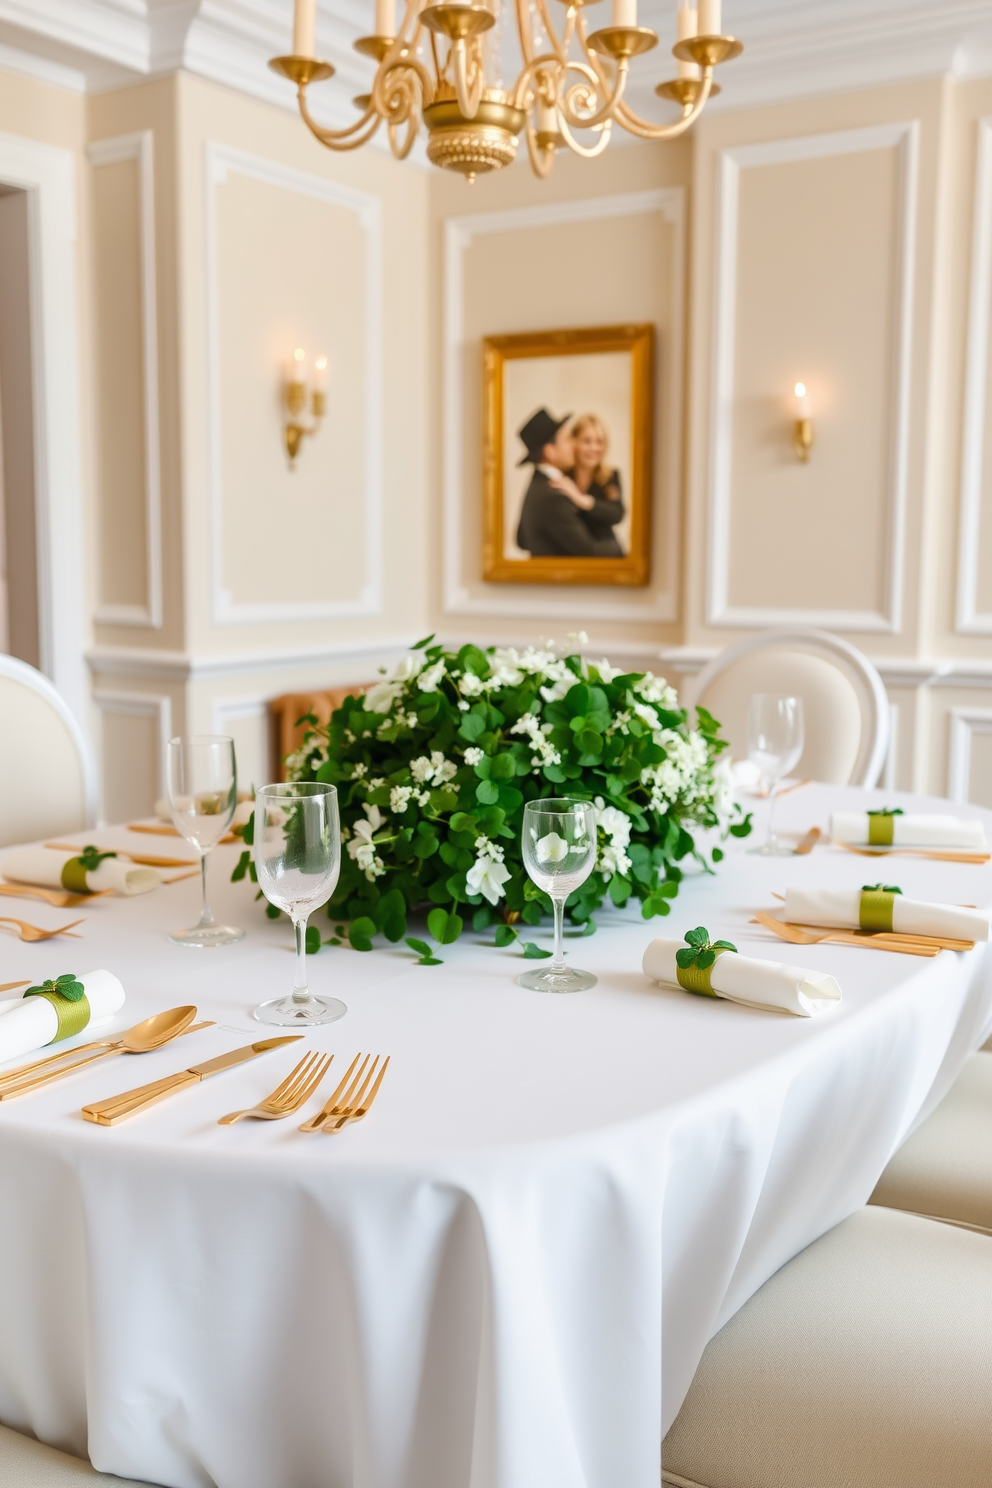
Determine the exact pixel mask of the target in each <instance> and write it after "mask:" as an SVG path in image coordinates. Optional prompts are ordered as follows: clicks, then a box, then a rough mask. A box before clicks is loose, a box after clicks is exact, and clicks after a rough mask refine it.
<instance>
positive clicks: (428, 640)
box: [410, 631, 434, 651]
mask: <svg viewBox="0 0 992 1488" xmlns="http://www.w3.org/2000/svg"><path fill="white" fill-rule="evenodd" d="M433 639H434V632H433V631H431V634H430V635H429V636H424V639H423V640H422V641H417V643H416V645H414V646H411V647H410V650H411V651H423V650H424V648H425V647H426V646H429V645H430V643H431V641H432V640H433Z"/></svg>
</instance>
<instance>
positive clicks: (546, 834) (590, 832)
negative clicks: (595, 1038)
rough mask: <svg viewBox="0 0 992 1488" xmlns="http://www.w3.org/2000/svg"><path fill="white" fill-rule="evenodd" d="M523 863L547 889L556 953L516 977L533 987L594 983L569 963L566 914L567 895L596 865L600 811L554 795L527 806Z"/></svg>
mask: <svg viewBox="0 0 992 1488" xmlns="http://www.w3.org/2000/svg"><path fill="white" fill-rule="evenodd" d="M523 854H524V867H525V868H526V869H527V872H528V873H529V874H530V877H531V878H532V879H533V881H534V883H536V884H537V887H538V888H539V889H542V890H543V891H544V893H545V894H547V895H548V897H549V899H550V900H551V903H552V905H553V907H554V912H555V954H554V958H553V960H552V962H551V965H550V966H547V967H540V968H535V969H534V970H533V971H525V972H524V973H523V975H522V976H518V977H517V981H518V983H519V984H520V986H521V987H529V988H530V990H531V991H532V992H581V991H583V990H584V989H585V988H586V987H595V985H596V978H595V977H594V976H593V975H592V972H589V971H578V970H576V969H574V968H570V967H568V966H566V965H565V951H564V947H563V945H562V920H563V917H564V913H565V900H566V899H567V898H568V896H569V894H571V893H574V891H575V890H576V889H577V888H578V887H579V885H580V884H583V883H585V881H586V879H587V878H588V877H589V875H590V873H591V872H592V870H593V868H594V867H595V865H596V813H595V811H594V809H593V807H592V805H591V804H590V803H589V802H588V801H571V800H568V799H567V798H563V797H551V798H549V799H548V800H546V801H528V802H527V805H526V806H525V807H524V829H523Z"/></svg>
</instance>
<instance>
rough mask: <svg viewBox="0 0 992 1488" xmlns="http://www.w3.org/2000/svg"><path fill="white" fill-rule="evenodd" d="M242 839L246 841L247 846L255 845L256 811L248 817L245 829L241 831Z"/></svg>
mask: <svg viewBox="0 0 992 1488" xmlns="http://www.w3.org/2000/svg"><path fill="white" fill-rule="evenodd" d="M241 841H242V842H243V843H244V845H245V847H254V845H255V813H254V811H253V812H252V814H251V816H250V817H249V818H248V820H247V821H246V822H245V826H244V831H243V832H242V833H241Z"/></svg>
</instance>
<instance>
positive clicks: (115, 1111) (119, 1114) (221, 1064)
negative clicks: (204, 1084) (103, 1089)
mask: <svg viewBox="0 0 992 1488" xmlns="http://www.w3.org/2000/svg"><path fill="white" fill-rule="evenodd" d="M302 1037H303V1035H302V1034H301V1033H291V1034H286V1035H284V1036H283V1037H282V1038H271V1039H260V1040H259V1042H258V1043H255V1044H245V1045H244V1046H243V1047H242V1048H240V1049H232V1050H231V1052H230V1053H229V1054H221V1055H220V1056H219V1057H218V1058H217V1059H208V1060H207V1062H206V1064H194V1065H193V1067H192V1069H187V1070H180V1071H179V1073H178V1074H177V1075H166V1077H165V1079H164V1080H154V1081H153V1082H152V1083H151V1085H139V1086H138V1088H137V1090H125V1092H124V1093H123V1095H114V1096H111V1097H110V1099H109V1100H103V1101H95V1102H94V1103H93V1104H92V1105H90V1106H84V1107H83V1116H84V1118H85V1119H86V1120H87V1121H95V1122H96V1124H97V1125H98V1126H116V1125H117V1123H118V1122H119V1121H124V1120H126V1118H127V1117H128V1116H133V1115H134V1114H135V1113H136V1112H137V1111H144V1110H146V1109H147V1108H148V1107H149V1106H154V1105H155V1104H156V1103H157V1102H158V1101H160V1100H165V1098H166V1096H168V1095H172V1094H173V1092H174V1091H177V1090H185V1088H186V1087H187V1086H188V1085H198V1084H199V1083H200V1081H201V1080H206V1079H207V1078H208V1077H209V1076H210V1075H218V1074H220V1072H221V1070H226V1069H233V1068H234V1066H235V1065H236V1064H244V1063H245V1061H246V1060H248V1059H257V1057H258V1055H259V1054H268V1052H269V1050H270V1049H281V1048H282V1046H283V1044H295V1043H296V1042H297V1041H298V1040H299V1039H301V1038H302Z"/></svg>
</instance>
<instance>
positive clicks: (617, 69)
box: [269, 0, 743, 182]
mask: <svg viewBox="0 0 992 1488" xmlns="http://www.w3.org/2000/svg"><path fill="white" fill-rule="evenodd" d="M493 5H494V9H490V8H489V6H487V5H481V4H473V5H464V4H453V3H444V0H442V3H438V4H430V5H426V6H424V7H423V8H421V0H406V7H405V13H404V14H403V18H402V20H401V22H400V25H399V29H398V32H397V35H396V36H363V37H360V38H359V40H358V41H356V42H355V43H354V46H355V50H356V51H357V52H359V53H361V55H363V56H366V57H371V58H372V60H373V61H374V62H375V63H376V74H375V79H374V81H373V84H372V88H371V91H370V92H369V93H362V94H359V95H358V97H356V98H355V99H354V100H353V101H354V105H355V107H356V109H357V110H358V114H359V117H358V118H357V119H356V120H355V122H354V123H353V124H350V125H348V126H347V127H346V128H343V129H325V128H323V127H322V126H321V125H320V124H318V123H317V121H316V120H315V119H314V118H313V115H312V114H311V113H310V110H309V107H308V105H307V88H308V87H309V86H310V84H311V83H312V82H318V81H321V80H323V79H325V78H329V77H331V76H332V75H333V72H334V69H333V67H332V66H331V64H330V63H329V62H323V61H321V60H319V59H318V58H315V57H300V56H284V57H275V58H273V60H272V61H271V62H270V63H269V66H270V67H271V68H273V70H274V71H276V72H279V73H281V74H282V76H283V77H286V78H289V79H290V81H291V82H293V83H295V84H296V89H297V100H298V103H299V109H300V113H301V115H302V117H303V120H304V122H305V123H306V125H307V128H308V129H309V130H310V132H311V133H312V134H313V135H314V137H315V138H316V139H318V140H319V141H320V143H321V144H322V145H326V147H327V148H328V149H330V150H356V149H358V148H359V147H360V146H361V145H364V144H367V143H368V141H369V140H370V139H371V138H372V137H373V135H374V134H376V133H377V131H378V130H379V129H380V127H382V126H385V128H386V132H387V134H388V138H389V145H390V148H391V150H392V152H393V154H394V155H395V157H396V158H397V159H398V160H404V159H405V158H406V156H407V155H409V153H410V150H411V149H412V147H413V143H414V140H415V139H416V137H417V134H418V131H419V129H420V125H421V123H423V125H424V127H425V128H426V130H427V134H428V140H427V157H428V159H429V160H430V161H431V162H432V164H434V165H437V166H440V167H441V168H442V169H443V170H452V171H457V172H459V173H460V174H461V175H463V176H465V178H466V179H467V180H468V181H470V182H471V181H473V180H474V179H475V177H476V176H477V175H482V174H484V173H485V172H488V171H494V170H501V169H502V168H503V167H504V166H506V165H510V164H511V163H512V162H513V160H514V159H515V158H516V154H517V146H518V142H519V140H520V137H521V135H522V136H523V137H524V139H525V140H526V142H527V153H528V156H529V158H530V163H531V166H532V168H533V170H534V172H535V174H536V175H538V176H546V175H547V174H548V172H549V171H550V170H551V167H552V166H553V164H554V160H555V154H556V152H557V151H558V150H560V149H562V148H567V149H570V150H572V151H573V152H574V153H575V154H576V155H580V156H583V157H585V158H591V157H593V156H596V155H599V154H601V153H602V152H603V150H604V149H605V148H606V146H607V145H608V144H609V140H610V134H611V131H612V128H613V125H614V124H618V125H619V126H620V128H621V129H624V130H626V131H627V133H629V134H633V135H635V136H636V137H637V138H638V139H644V140H669V139H676V138H677V137H678V136H679V135H680V134H684V133H685V131H686V130H687V129H689V128H690V126H691V125H692V124H693V123H694V122H695V120H696V119H697V118H698V117H699V115H700V114H701V113H702V111H703V109H704V108H705V107H706V104H707V102H708V100H709V99H710V97H711V96H712V95H713V94H715V93H717V92H719V89H718V88H717V86H716V84H715V83H714V81H713V69H714V68H715V67H717V66H719V65H720V64H721V63H722V62H726V61H729V60H731V58H733V57H737V56H739V55H740V53H741V51H742V50H743V47H742V45H741V43H740V42H739V41H737V40H736V39H735V38H734V37H732V36H691V37H687V38H685V39H683V40H682V41H679V42H677V43H676V45H675V46H674V47H673V49H672V50H673V54H674V55H675V57H676V58H677V59H678V60H679V63H680V66H679V77H677V78H674V79H672V80H670V81H668V82H663V83H660V84H658V86H657V87H656V88H655V92H656V93H657V94H658V95H659V96H660V97H662V98H665V99H667V100H669V101H671V102H674V103H676V104H677V105H678V106H679V109H680V110H681V116H680V117H679V118H678V119H676V120H674V121H673V122H671V123H668V124H657V123H652V122H650V121H649V120H647V119H642V118H641V117H640V116H639V115H638V114H636V113H635V112H634V110H633V109H632V108H631V107H630V105H629V104H628V103H627V101H626V96H625V95H626V92H627V86H628V81H629V73H630V63H631V59H632V58H634V57H637V56H640V55H642V54H643V53H646V52H648V51H650V50H652V49H653V48H654V47H656V46H657V44H658V37H657V35H656V33H655V32H654V31H652V30H650V29H649V28H648V27H646V26H604V27H601V28H600V29H599V30H594V31H589V29H588V27H587V24H586V9H585V0H565V4H564V19H563V21H562V23H561V24H560V26H559V27H557V28H556V27H555V26H554V25H553V24H552V20H551V16H550V14H549V9H548V4H547V0H493ZM511 7H512V12H513V17H514V20H515V24H516V31H517V36H518V39H519V42H520V50H521V53H522V56H523V59H524V62H523V66H522V68H521V70H520V73H519V75H518V77H517V79H516V81H515V82H514V83H513V85H512V86H511V87H509V88H504V87H503V85H502V83H501V82H500V80H499V74H498V55H497V54H498V50H499V41H498V35H499V33H498V30H496V14H495V11H496V10H501V9H504V8H505V9H506V10H507V11H509V10H510V9H511ZM490 33H494V39H493V38H491V37H490ZM487 71H488V76H487Z"/></svg>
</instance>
